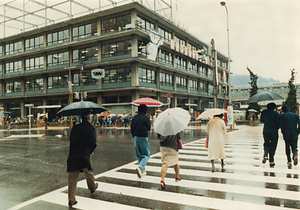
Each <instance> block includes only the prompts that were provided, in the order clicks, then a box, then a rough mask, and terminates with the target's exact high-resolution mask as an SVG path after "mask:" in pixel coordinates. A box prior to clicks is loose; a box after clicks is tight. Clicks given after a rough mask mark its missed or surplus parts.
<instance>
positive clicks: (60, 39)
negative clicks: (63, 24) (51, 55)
mask: <svg viewBox="0 0 300 210" xmlns="http://www.w3.org/2000/svg"><path fill="white" fill-rule="evenodd" d="M64 42H69V30H68V29H66V30H62V31H57V32H53V33H49V34H48V35H47V45H55V44H61V43H64Z"/></svg>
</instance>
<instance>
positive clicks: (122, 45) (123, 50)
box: [102, 40, 131, 58]
mask: <svg viewBox="0 0 300 210" xmlns="http://www.w3.org/2000/svg"><path fill="white" fill-rule="evenodd" d="M125 54H131V42H130V41H129V40H126V41H121V42H114V43H110V44H104V45H102V58H105V57H112V56H118V55H125Z"/></svg>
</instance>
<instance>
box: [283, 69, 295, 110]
mask: <svg viewBox="0 0 300 210" xmlns="http://www.w3.org/2000/svg"><path fill="white" fill-rule="evenodd" d="M294 83H295V69H291V78H290V80H289V83H288V85H289V89H290V90H289V93H288V97H287V99H286V101H285V102H284V103H283V104H284V105H285V106H288V107H290V111H291V112H295V113H296V111H297V105H298V104H297V90H296V87H295V84H294Z"/></svg>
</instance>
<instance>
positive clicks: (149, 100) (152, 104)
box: [130, 98, 164, 108]
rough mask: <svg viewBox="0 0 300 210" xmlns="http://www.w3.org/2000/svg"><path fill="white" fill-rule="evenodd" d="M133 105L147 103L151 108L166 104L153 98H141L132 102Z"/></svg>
mask: <svg viewBox="0 0 300 210" xmlns="http://www.w3.org/2000/svg"><path fill="white" fill-rule="evenodd" d="M130 104H131V105H133V106H139V105H141V104H146V106H147V107H151V108H160V107H162V106H164V104H163V103H162V102H160V101H158V100H156V99H153V98H139V99H136V100H134V101H132V102H131V103H130Z"/></svg>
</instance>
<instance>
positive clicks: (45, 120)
mask: <svg viewBox="0 0 300 210" xmlns="http://www.w3.org/2000/svg"><path fill="white" fill-rule="evenodd" d="M44 122H45V129H46V130H47V129H48V117H47V116H46V115H45V117H44Z"/></svg>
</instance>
